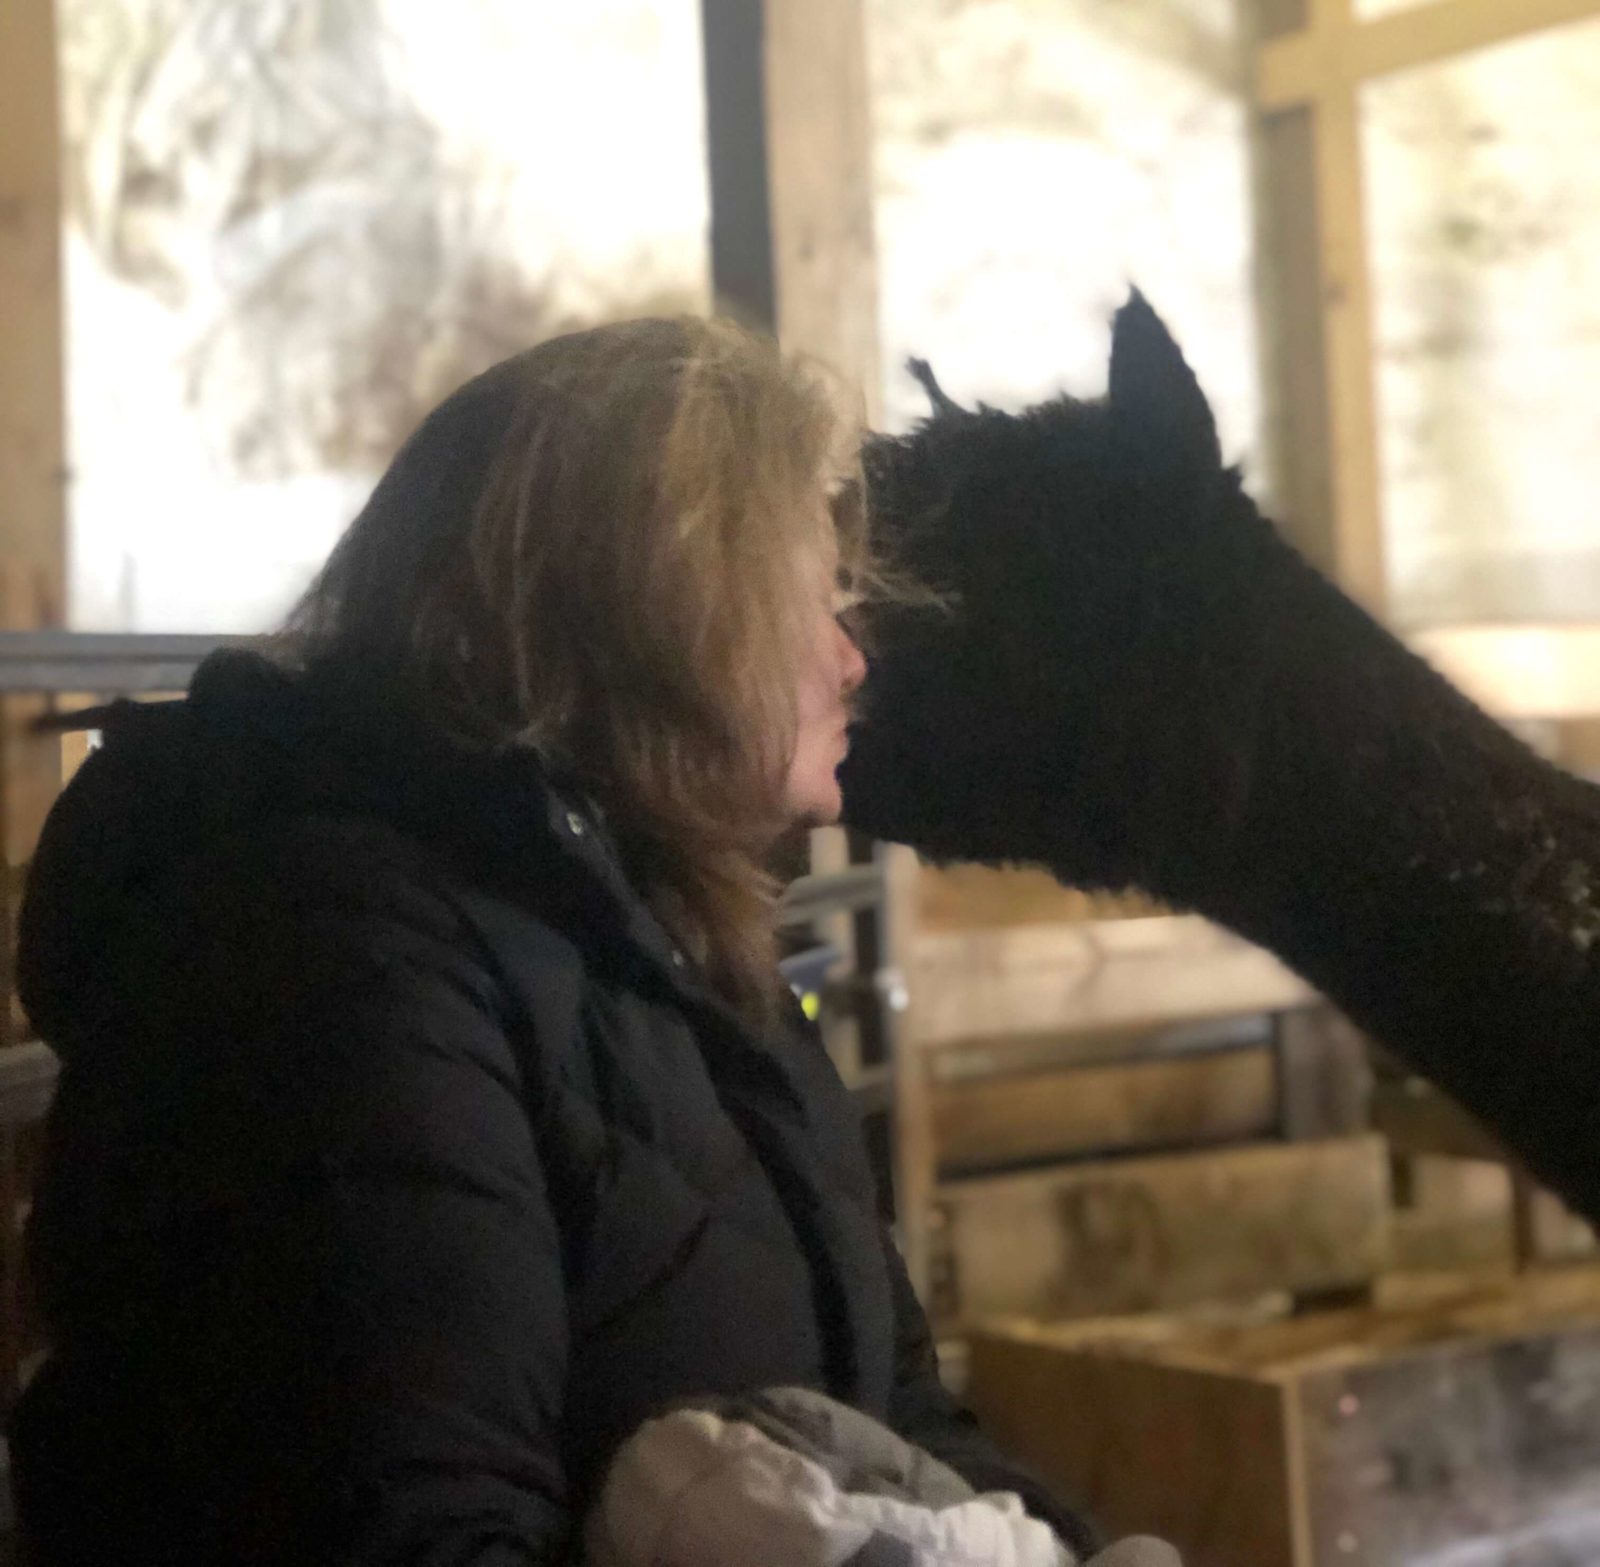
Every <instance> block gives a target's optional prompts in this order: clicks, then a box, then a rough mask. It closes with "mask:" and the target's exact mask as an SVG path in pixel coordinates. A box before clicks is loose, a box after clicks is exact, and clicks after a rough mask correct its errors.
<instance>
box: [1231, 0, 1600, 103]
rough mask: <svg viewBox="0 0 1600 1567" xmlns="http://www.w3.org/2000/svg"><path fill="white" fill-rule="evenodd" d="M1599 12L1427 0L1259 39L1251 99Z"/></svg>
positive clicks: (1312, 93) (1565, 2)
mask: <svg viewBox="0 0 1600 1567" xmlns="http://www.w3.org/2000/svg"><path fill="white" fill-rule="evenodd" d="M1597 16H1600V0H1433V3H1432V4H1427V5H1414V6H1408V7H1405V8H1404V9H1402V10H1399V11H1395V12H1392V13H1391V14H1389V15H1388V16H1384V17H1380V18H1377V19H1375V20H1373V21H1370V22H1364V23H1360V24H1357V25H1354V26H1351V27H1347V28H1345V27H1334V28H1322V29H1318V30H1314V31H1310V30H1308V31H1305V32H1300V33H1291V34H1290V35H1288V36H1286V37H1282V38H1277V39H1273V40H1270V41H1269V42H1267V43H1265V44H1263V45H1262V47H1261V51H1260V56H1259V60H1258V65H1257V86H1256V102H1257V103H1258V104H1259V106H1260V107H1261V108H1262V109H1264V110H1265V111H1267V112H1268V113H1276V112H1278V111H1281V110H1285V109H1292V108H1297V107H1300V106H1302V105H1304V104H1307V103H1310V102H1311V101H1312V100H1313V99H1315V98H1318V97H1320V96H1322V95H1323V94H1324V93H1326V92H1327V90H1328V88H1329V87H1330V85H1335V84H1337V85H1340V86H1349V87H1355V86H1359V85H1360V84H1361V83H1363V82H1369V81H1373V80H1376V79H1377V78H1378V77H1381V76H1389V75H1392V74H1394V73H1395V72H1398V71H1411V70H1416V69H1418V68H1419V67H1422V66H1427V65H1437V64H1439V63H1440V62H1441V61H1444V60H1449V59H1452V58H1454V57H1455V56H1457V55H1462V54H1470V53H1472V52H1473V51H1474V50H1479V49H1488V48H1492V47H1494V46H1495V45H1496V44H1504V43H1511V42H1514V41H1515V40H1517V39H1519V38H1524V37H1527V36H1529V35H1530V34H1533V33H1537V32H1544V31H1546V30H1548V29H1550V28H1553V27H1565V26H1568V25H1570V24H1572V23H1574V22H1582V21H1585V20H1588V19H1591V18H1594V17H1597Z"/></svg>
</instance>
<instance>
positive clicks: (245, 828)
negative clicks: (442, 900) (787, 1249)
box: [17, 649, 672, 1060]
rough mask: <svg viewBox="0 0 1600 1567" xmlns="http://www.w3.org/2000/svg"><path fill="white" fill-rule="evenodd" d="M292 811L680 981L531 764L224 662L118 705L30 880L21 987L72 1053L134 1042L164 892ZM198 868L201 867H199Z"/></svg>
mask: <svg viewBox="0 0 1600 1567" xmlns="http://www.w3.org/2000/svg"><path fill="white" fill-rule="evenodd" d="M297 816H340V817H358V818H368V819H373V820H377V821H379V822H383V823H387V824H389V825H391V826H394V827H396V828H398V829H399V830H401V831H403V832H405V833H407V834H408V835H410V836H412V837H414V838H417V839H419V840H421V841H422V842H424V843H426V844H428V845H430V846H434V847H437V848H440V849H443V850H444V851H445V852H447V853H448V854H450V855H451V856H452V857H454V858H456V859H464V860H467V861H469V862H470V863H472V864H473V866H474V867H475V868H476V869H478V870H480V871H481V873H482V874H484V875H485V876H487V877H490V878H491V879H494V880H497V881H499V882H503V883H508V884H510V885H512V886H513V887H519V888H522V889H524V890H531V889H535V888H537V889H538V890H539V898H540V903H541V906H542V907H541V912H546V913H550V914H552V915H553V917H556V918H557V919H561V920H566V921H572V920H582V921H584V922H586V923H593V922H594V921H595V920H597V919H600V920H603V921H604V923H605V925H606V928H607V929H608V932H609V934H610V935H611V936H612V937H613V939H614V938H615V937H616V936H618V935H625V936H631V937H632V938H633V940H634V941H635V942H636V943H637V944H638V945H639V946H640V947H642V948H643V949H644V950H645V951H646V952H647V953H649V954H650V955H652V956H654V957H656V958H657V959H658V960H659V961H660V962H662V963H663V964H664V965H665V966H667V967H668V968H669V969H670V968H671V966H672V965H671V963H670V958H671V947H670V942H669V941H668V940H667V938H666V936H665V933H664V932H663V931H662V930H661V928H660V926H659V925H658V924H657V923H656V922H655V921H654V919H653V918H652V917H651V916H650V915H649V913H648V911H647V910H646V909H645V907H644V905H643V903H642V901H641V900H640V899H639V898H638V896H637V895H636V894H635V893H634V892H633V891H632V889H631V887H630V886H629V885H628V883H627V881H626V878H625V877H624V876H623V873H622V870H621V867H620V864H619V863H618V861H617V859H616V856H615V853H614V851H613V850H611V848H610V847H609V845H607V843H606V842H605V839H604V835H603V834H602V833H601V832H600V831H598V830H596V826H597V824H596V823H595V821H594V816H593V812H592V807H588V806H587V805H586V804H584V803H583V802H582V801H581V797H580V796H578V795H577V794H576V793H575V791H573V790H572V789H570V788H568V787H558V786H557V783H556V781H555V779H554V778H553V777H552V774H551V771H550V769H549V767H548V766H547V765H546V764H545V763H543V762H542V761H541V760H540V759H539V758H537V757H536V756H534V755H533V754H532V753H531V752H528V751H525V750H519V751H515V752H506V753H502V754H498V755H490V754H485V753H477V752H469V751H466V750H464V749H463V748H461V747H459V746H456V745H453V744H452V743H450V742H449V741H448V740H446V739H445V738H444V737H443V736H441V735H440V734H438V733H437V731H435V730H433V729H431V728H430V727H429V726H428V725H426V724H425V723H423V722H422V720H421V719H420V717H419V716H417V715H415V714H414V713H412V712H411V711H409V710H408V709H407V707H406V705H405V704H404V702H402V701H401V700H399V699H398V698H397V696H396V695H395V693H394V692H393V691H392V690H388V689H386V688H384V687H383V685H382V683H381V682H380V681H377V680H375V679H373V678H372V677H371V676H369V675H365V674H358V673H352V672H350V671H340V670H334V669H322V670H318V671H314V672H311V673H299V672H290V671H288V670H286V669H284V668H282V667H280V666H278V665H276V664H273V663H271V662H269V661H268V660H267V659H265V658H262V657H261V656H260V655H258V654H254V653H249V652H245V651H243V650H239V649H225V650H222V651H220V652H218V653H215V654H213V655H212V656H211V657H210V658H208V659H207V660H206V662H205V663H204V664H203V665H202V666H201V667H200V669H199V670H198V671H197V672H196V674H195V677H194V681H193V683H192V685H191V687H190V690H189V694H188V696H187V697H186V698H184V699H182V700H180V701H173V702H165V703H144V704H141V703H132V702H122V703H118V704H117V705H116V707H115V708H114V709H113V711H112V714H111V716H110V717H109V718H108V719H107V722H106V724H105V727H104V730H103V743H102V745H101V747H100V748H99V749H98V750H96V751H95V752H94V753H93V754H92V755H91V756H90V757H89V759H88V760H87V761H86V762H85V763H84V765H83V766H82V767H81V768H80V769H79V771H78V773H77V775H76V776H75V777H74V779H73V780H72V782H71V784H70V785H69V786H68V787H67V788H66V790H64V791H63V793H62V795H61V798H60V799H59V800H58V801H57V802H56V805H55V808H54V810H53V811H52V812H51V814H50V817H49V820H48V821H47V822H46V824H45V829H44V832H43V833H42V834H41V837H40V841H39V847H38V851H37V853H36V854H35V857H34V861H33V865H32V868H31V870H30V873H29V878H28V886H27V894H26V897H25V899H24V903H23V908H22V916H21V922H20V930H19V942H18V954H17V962H18V984H19V990H20V993H21V997H22V1002H23V1005H24V1007H25V1008H26V1009H27V1012H28V1015H29V1018H30V1019H31V1021H32V1023H33V1025H34V1027H35V1028H36V1029H37V1030H38V1031H39V1033H40V1034H41V1035H42V1036H43V1037H44V1038H45V1039H46V1040H48V1041H49V1042H50V1044H51V1045H52V1046H53V1047H54V1048H55V1049H56V1051H57V1052H58V1054H60V1055H62V1056H63V1058H64V1059H65V1060H71V1059H73V1058H74V1057H75V1056H77V1055H80V1054H82V1053H83V1052H84V1051H85V1050H92V1049H94V1048H96V1046H97V1045H99V1044H102V1043H103V1044H105V1045H106V1046H107V1047H114V1044H115V1041H116V1040H117V1039H118V1038H119V1037H121V1035H122V1034H124V1033H125V1032H126V1029H125V1027H119V1014H120V1013H122V1012H123V1011H124V1009H125V1008H126V1007H127V1006H128V1005H129V1004H130V1003H132V1004H137V994H138V992H137V976H136V974H133V975H130V973H129V972H128V969H129V966H128V965H127V964H125V963H119V962H118V961H117V959H118V958H119V957H120V956H121V955H123V954H124V953H125V952H126V951H127V950H128V948H129V947H130V945H131V944H132V943H131V940H130V938H131V933H132V932H133V931H134V930H135V929H136V926H137V923H138V922H139V921H141V920H148V919H150V918H151V917H152V910H153V909H155V908H157V907H159V897H160V894H161V892H162V890H163V889H164V888H168V887H170V886H172V885H173V879H174V878H178V877H182V876H184V875H185V874H188V873H190V872H191V871H192V869H193V867H195V866H196V865H199V864H202V863H203V861H204V857H205V855H206V853H207V851H208V850H210V849H212V848H214V847H216V846H218V845H220V844H224V843H225V842H226V841H228V840H230V839H233V840H235V841H239V840H241V839H244V840H248V839H249V838H250V837H251V836H254V835H258V834H260V833H262V832H264V831H267V830H270V829H271V828H272V827H273V826H275V825H280V824H283V823H284V822H286V821H288V820H290V819H292V818H294V817H297ZM201 874H204V872H201Z"/></svg>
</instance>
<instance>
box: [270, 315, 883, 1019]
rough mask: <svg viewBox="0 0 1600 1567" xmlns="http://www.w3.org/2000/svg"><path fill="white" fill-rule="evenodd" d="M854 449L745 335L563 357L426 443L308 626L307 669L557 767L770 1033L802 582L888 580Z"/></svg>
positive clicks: (664, 327) (666, 919) (836, 423)
mask: <svg viewBox="0 0 1600 1567" xmlns="http://www.w3.org/2000/svg"><path fill="white" fill-rule="evenodd" d="M858 435H859V432H858V431H855V430H850V429H847V428H846V427H845V425H844V422H843V421H842V420H841V419H840V418H839V417H838V415H837V414H836V412H835V407H834V403H833V400H832V399H831V398H830V395H829V390H828V388H827V386H826V385H825V384H824V382H823V380H822V379H821V377H820V376H819V375H818V374H817V372H816V371H815V370H814V369H811V368H809V367H807V366H805V365H803V364H800V363H797V362H796V361H794V360H792V359H789V358H786V357H785V356H783V355H782V354H781V353H780V352H779V350H778V348H777V346H776V345H775V344H774V343H773V342H771V341H770V340H769V339H766V338H764V337H761V336H758V335H756V334H754V333H752V332H749V331H747V330H745V329H743V328H741V327H739V326H736V325H734V324H732V323H730V322H726V321H719V320H709V321H708V320H702V319H698V318H682V319H663V320H641V321H629V322H623V323H619V324H615V325H610V326H604V327H598V328H595V329H593V330H591V331H586V332H578V333H574V334H571V335H569V336H565V337H560V338H556V339H553V340H551V341H549V342H546V343H543V344H541V345H540V346H539V347H537V348H534V349H532V350H530V351H529V352H527V353H525V354H522V355H519V356H518V357H517V358H515V359H512V360H508V361H506V362H504V363H503V364H501V365H498V366H496V367H495V368H494V369H493V370H491V371H488V372H486V374H485V375H483V376H480V377H479V378H478V379H477V380H475V381H473V382H469V383H468V384H467V386H465V387H463V388H462V389H461V390H460V391H459V392H457V393H456V394H455V395H454V396H453V397H451V398H450V399H448V400H447V401H446V402H445V403H444V404H442V405H441V406H440V408H439V409H437V410H435V412H434V413H433V414H432V415H430V417H429V418H428V419H427V420H426V421H425V422H424V423H423V425H422V427H421V428H420V429H419V430H418V431H417V433H416V434H415V435H414V436H413V437H412V438H411V440H410V441H409V442H408V443H407V446H406V448H405V449H404V450H403V451H402V452H401V454H400V456H399V457H398V458H397V459H396V460H395V463H394V464H393V465H392V467H391V468H390V470H389V472H388V473H387V474H386V475H385V477H384V479H383V480H382V481H381V482H380V484H379V486H378V488H377V490H376V491H375V492H374V495H373V498H372V500H371V501H370V502H369V503H368V505H367V507H366V508H365V510H364V511H363V512H362V514H361V516H360V517H358V518H357V520H356V521H355V523H353V524H352V526H351V528H350V530H349V532H348V533H347V534H346V536H345V537H344V539H343V540H342V541H341V542H340V544H339V546H338V547H337V548H336V549H335V551H334V553H333V555H332V556H331V557H330V558H329V561H328V564H327V566H326V567H325V568H324V570H323V572H322V574H321V576H320V577H319V578H318V580H317V582H316V583H315V584H314V585H313V586H312V588H311V590H310V591H309V592H308V593H307V595H306V597H305V599H304V600H303V601H302V603H301V605H300V606H299V608H298V610H297V611H296V613H295V616H294V617H293V618H292V620H291V622H290V628H291V632H292V633H293V635H294V637H295V638H296V643H297V646H298V648H299V656H300V657H302V658H303V659H305V660H306V661H308V662H313V661H316V660H317V659H319V658H354V659H356V660H358V661H363V662H371V663H372V664H373V667H376V668H382V669H386V670H388V671H392V672H394V673H396V674H398V675H399V676H400V678H401V679H402V680H403V682H404V683H405V685H407V686H408V687H410V688H411V690H412V691H413V692H414V693H415V695H416V697H417V698H418V700H419V701H420V703H421V705H422V707H423V709H424V711H425V713H426V714H427V716H428V717H429V719H430V720H431V721H432V722H434V723H435V724H437V725H438V726H439V727H440V728H441V729H443V730H444V731H445V732H447V733H448V734H450V735H451V736H452V737H454V738H455V739H457V740H459V741H463V742H466V743H468V744H471V745H474V746H482V747H488V748H500V747H507V746H522V747H531V748H535V749H537V750H539V751H541V752H544V753H546V754H548V755H552V756H554V757H557V758H559V759H560V761H561V762H562V763H563V764H565V765H566V766H568V767H570V768H571V769H572V770H573V771H574V772H575V774H576V775H577V778H578V780H579V782H580V783H581V785H582V786H583V788H585V789H586V790H587V791H588V792H589V793H590V794H591V795H592V797H593V798H594V799H595V801H596V802H597V803H598V804H599V805H600V806H601V807H602V808H603V810H604V811H605V813H606V817H607V821H608V824H609V826H610V828H611V830H612V833H613V835H614V836H615V838H616V840H617V842H618V845H619V847H620V849H621V852H622V854H623V857H624V859H625V861H626V863H627V866H628V869H629V872H630V874H631V875H632V876H633V877H634V879H635V881H636V883H637V884H638V885H639V887H640V890H641V891H642V893H643V894H644V896H645V897H646V898H647V900H648V901H649V902H650V904H651V906H652V907H653V909H654V911H655V912H656V914H657V915H658V917H659V918H660V919H661V920H662V922H663V923H664V924H665V925H666V926H667V927H668V929H669V931H670V932H671V933H672V935H673V937H674V939H675V940H677V941H678V942H679V943H680V944H681V945H682V946H684V947H685V948H687V949H688V950H690V951H691V952H692V953H693V954H694V955H695V956H696V957H697V958H698V959H699V960H700V961H701V962H702V963H703V964H704V965H705V967H706V969H707V971H708V973H709V975H710V977H711V979H712V981H713V982H714V984H715V985H716V986H717V987H718V989H719V990H721V991H722V992H723V994H724V995H725V996H726V997H727V998H728V999H729V1000H731V1001H732V1002H733V1003H734V1004H735V1005H736V1006H738V1007H739V1008H740V1009H741V1010H742V1011H744V1012H746V1013H747V1014H754V1015H758V1016H759V1017H761V1018H763V1019H764V1018H766V1017H767V1016H769V1015H770V1012H771V1009H772V1007H773V1005H774V1003H775V999H776V995H777V993H778V991H777V983H776V963H775V945H774V943H775V936H774V929H773V925H774V922H773V918H772V909H773V902H774V895H775V887H774V883H773V881H772V879H771V877H770V875H769V873H768V871H767V869H766V868H765V864H766V860H767V857H768V855H769V853H770V850H771V848H772V845H773V842H774V840H775V838H776V837H777V836H778V835H779V834H780V833H781V832H782V830H783V828H784V826H785V823H784V820H783V811H782V797H781V791H782V784H783V778H784V774H785V772H786V769H787V763H788V759H789V755H790V753H791V750H792V747H793V744H794V739H795V726H796V713H795V709H794V700H795V698H794V670H795V668H796V667H797V664H798V662H799V659H800V654H801V649H802V647H803V646H804V641H805V638H806V636H807V635H808V627H807V624H806V617H807V614H808V613H809V614H811V615H814V614H815V609H814V608H809V609H808V606H807V602H806V593H805V591H804V586H803V585H804V583H805V577H804V573H805V571H806V569H807V562H820V561H821V560H822V559H823V558H824V556H823V552H824V551H825V550H826V549H827V548H828V544H829V541H830V540H836V541H837V544H838V549H839V561H840V572H841V577H842V578H843V579H844V582H843V585H844V586H846V587H849V588H852V589H856V590H858V591H859V590H860V589H862V588H870V586H871V585H872V584H873V583H874V582H875V581H876V580H877V573H876V571H875V568H874V567H873V564H872V562H871V559H870V552H869V548H868V541H867V530H866V526H865V517H864V512H863V508H862V506H861V501H860V498H861V495H862V493H863V487H862V485H861V483H860V476H859V472H858V471H855V470H856V465H857V463H858V456H857V453H858V451H859V440H858ZM830 497H831V503H830Z"/></svg>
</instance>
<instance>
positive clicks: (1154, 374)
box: [1110, 289, 1222, 473]
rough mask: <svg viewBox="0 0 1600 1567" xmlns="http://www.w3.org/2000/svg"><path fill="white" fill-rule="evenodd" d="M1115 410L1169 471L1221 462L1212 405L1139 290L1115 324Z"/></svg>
mask: <svg viewBox="0 0 1600 1567" xmlns="http://www.w3.org/2000/svg"><path fill="white" fill-rule="evenodd" d="M1110 403H1111V411H1112V413H1113V415H1114V416H1115V418H1116V421H1117V424H1118V425H1119V426H1120V427H1121V428H1122V429H1124V430H1126V431H1127V432H1128V434H1129V436H1130V437H1131V438H1132V440H1133V441H1134V442H1135V444H1136V445H1137V446H1138V447H1139V449H1140V450H1141V451H1142V452H1143V453H1144V454H1145V455H1146V456H1147V457H1148V458H1149V460H1150V461H1151V462H1152V463H1153V464H1154V465H1155V466H1156V467H1157V468H1158V469H1160V470H1162V471H1165V472H1169V473H1170V472H1174V471H1182V472H1191V473H1192V472H1195V471H1197V470H1198V471H1204V472H1210V471H1212V470H1214V469H1218V468H1220V467H1221V466H1222V446H1221V443H1220V441H1219V440H1218V439H1217V422H1216V420H1215V418H1213V416H1212V413H1211V405H1210V404H1209V403H1208V402H1207V401H1206V395H1205V393H1204V392H1202V391H1201V390H1200V383H1199V381H1198V380H1196V379H1195V373H1194V371H1193V370H1191V369H1190V368H1189V362H1188V360H1186V359H1185V358H1184V357H1183V350H1182V349H1181V348H1179V347H1178V345H1177V343H1176V342H1175V341H1174V340H1173V337H1172V334H1171V333H1170V332H1169V331H1168V330H1167V328H1166V325H1165V323H1164V322H1163V321H1162V319H1161V317H1160V316H1158V315H1157V314H1156V313H1155V311H1154V310H1152V309H1151V308H1150V302H1149V301H1148V300H1147V299H1146V298H1145V297H1144V295H1143V294H1141V293H1140V292H1139V290H1138V289H1134V291H1133V293H1132V295H1131V297H1130V298H1129V300H1128V303H1127V304H1125V305H1124V306H1123V307H1122V309H1120V310H1119V311H1118V312H1117V316H1116V320H1115V322H1114V323H1113V325H1112V328H1111V393H1110Z"/></svg>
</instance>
